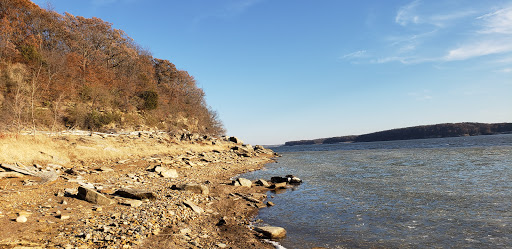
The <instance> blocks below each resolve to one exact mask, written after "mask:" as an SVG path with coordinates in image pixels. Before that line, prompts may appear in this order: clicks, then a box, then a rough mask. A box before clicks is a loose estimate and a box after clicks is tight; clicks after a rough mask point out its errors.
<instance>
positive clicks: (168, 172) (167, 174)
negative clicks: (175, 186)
mask: <svg viewBox="0 0 512 249" xmlns="http://www.w3.org/2000/svg"><path fill="white" fill-rule="evenodd" d="M160 176H162V177H163V178H178V171H176V169H164V170H162V171H160Z"/></svg>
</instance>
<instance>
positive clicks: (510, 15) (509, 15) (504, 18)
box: [477, 7, 512, 34]
mask: <svg viewBox="0 0 512 249" xmlns="http://www.w3.org/2000/svg"><path fill="white" fill-rule="evenodd" d="M477 19H480V20H482V21H483V22H484V23H483V29H482V30H480V32H481V33H484V34H493V33H498V34H512V7H509V8H504V9H500V10H497V11H495V12H492V13H488V14H485V15H483V16H480V17H478V18H477Z"/></svg>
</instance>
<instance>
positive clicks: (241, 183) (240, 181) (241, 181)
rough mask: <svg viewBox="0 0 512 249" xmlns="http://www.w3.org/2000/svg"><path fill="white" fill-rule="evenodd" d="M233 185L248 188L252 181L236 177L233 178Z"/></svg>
mask: <svg viewBox="0 0 512 249" xmlns="http://www.w3.org/2000/svg"><path fill="white" fill-rule="evenodd" d="M234 185H235V186H242V187H249V188H250V187H251V186H252V182H251V180H249V179H245V178H238V179H236V180H235V182H234Z"/></svg>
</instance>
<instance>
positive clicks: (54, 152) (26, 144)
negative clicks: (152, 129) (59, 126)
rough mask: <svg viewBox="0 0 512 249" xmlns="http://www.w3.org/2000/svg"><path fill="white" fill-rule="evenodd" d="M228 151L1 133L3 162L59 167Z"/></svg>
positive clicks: (167, 143)
mask: <svg viewBox="0 0 512 249" xmlns="http://www.w3.org/2000/svg"><path fill="white" fill-rule="evenodd" d="M213 149H216V150H225V149H227V146H219V145H207V144H197V143H187V142H179V143H178V142H176V141H172V140H170V139H165V140H161V139H160V140H158V139H153V138H136V139H132V138H127V137H107V138H101V137H98V136H96V137H94V136H93V137H90V136H75V135H67V136H58V137H56V136H51V137H50V136H47V135H37V136H30V135H20V136H15V135H11V134H7V135H6V134H0V163H10V164H12V163H16V162H21V163H25V164H32V163H39V164H48V163H54V164H60V165H63V166H69V165H70V164H72V163H73V162H78V161H100V160H102V161H103V160H122V159H128V158H141V157H149V156H153V155H160V156H164V155H176V154H182V153H185V152H187V151H193V152H203V151H211V150H213Z"/></svg>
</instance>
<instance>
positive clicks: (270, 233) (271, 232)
mask: <svg viewBox="0 0 512 249" xmlns="http://www.w3.org/2000/svg"><path fill="white" fill-rule="evenodd" d="M254 230H256V231H257V232H259V233H262V234H263V236H265V237H266V238H268V239H282V238H284V237H285V236H286V230H285V229H284V228H282V227H271V226H268V227H255V228H254Z"/></svg>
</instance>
